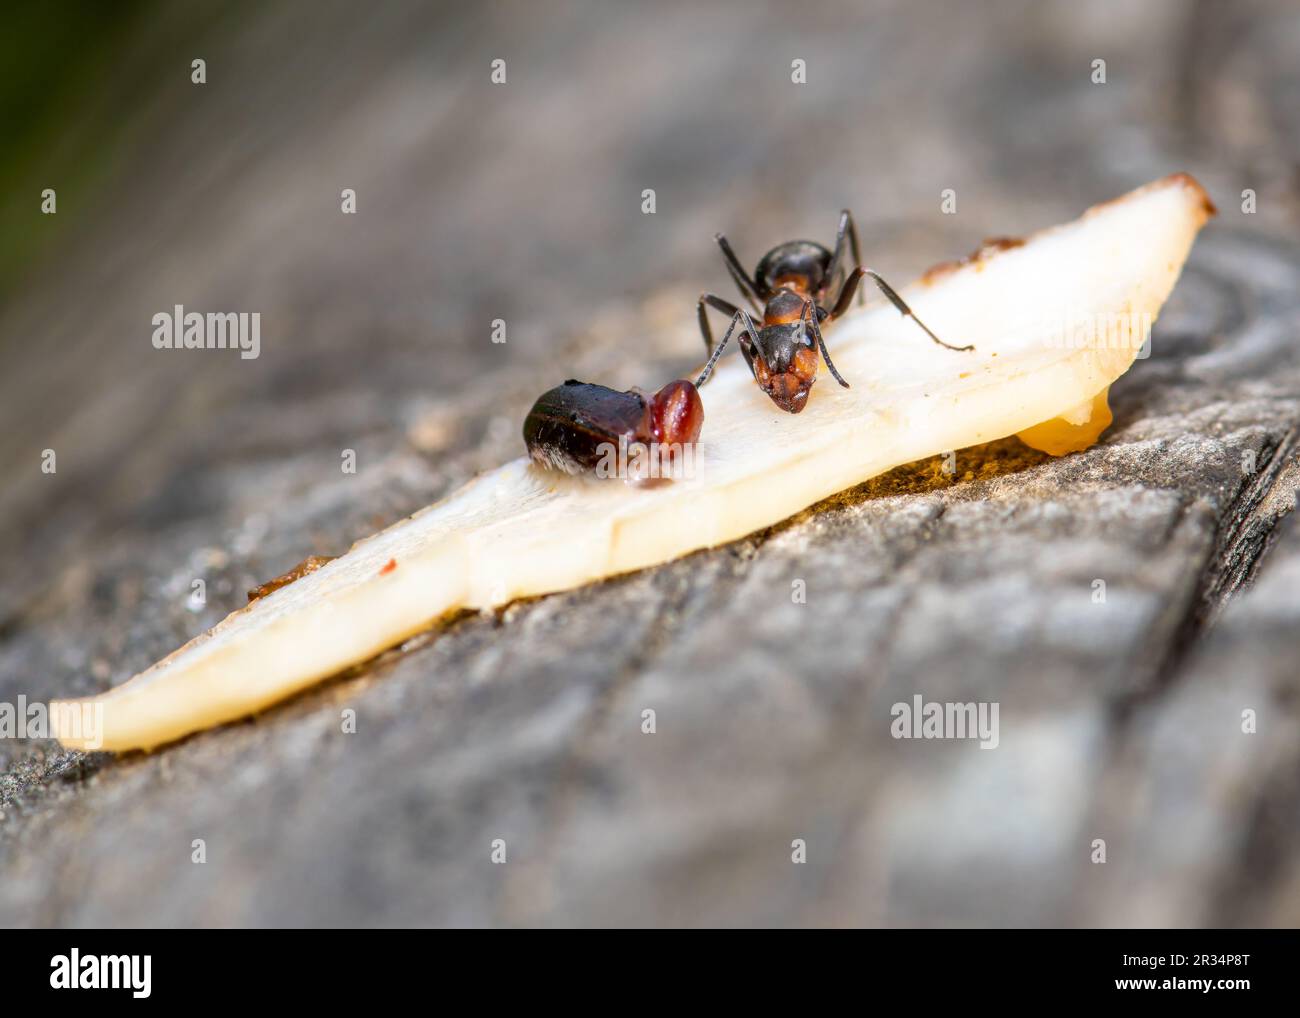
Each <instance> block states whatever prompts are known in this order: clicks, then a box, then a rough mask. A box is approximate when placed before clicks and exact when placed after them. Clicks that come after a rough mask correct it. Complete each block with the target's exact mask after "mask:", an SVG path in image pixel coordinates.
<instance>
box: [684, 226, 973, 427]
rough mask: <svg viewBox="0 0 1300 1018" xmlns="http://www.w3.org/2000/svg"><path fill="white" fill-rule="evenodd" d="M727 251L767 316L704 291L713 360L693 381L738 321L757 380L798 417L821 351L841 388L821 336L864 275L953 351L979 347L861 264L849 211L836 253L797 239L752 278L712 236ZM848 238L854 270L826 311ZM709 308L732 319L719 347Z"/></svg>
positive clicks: (701, 311) (725, 248) (749, 295)
mask: <svg viewBox="0 0 1300 1018" xmlns="http://www.w3.org/2000/svg"><path fill="white" fill-rule="evenodd" d="M713 239H714V240H716V241H717V242H718V246H719V247H720V248H722V256H723V258H724V259H725V260H726V263H727V271H728V272H730V273H731V278H732V279H733V280H735V283H736V286H737V287H738V288H739V289H740V292H741V293H742V294H744V296H745V297H746V299H747V300H748V301H749V302H750V303H751V304H752V305H753V306H754V308H755V310H756V311H757V310H758V309H760V308H761V309H762V318H761V320H760V322H759V323H757V324H756V323H755V321H754V317H753V315H751V314H750V312H749V311H748V310H746V309H744V308H738V307H736V305H735V304H732V303H731V302H730V301H728V300H724V299H723V298H721V297H719V296H717V295H716V294H712V293H703V294H700V300H699V303H698V304H697V305H696V314H697V315H698V316H699V320H700V332H701V333H702V334H703V336H704V346H705V349H706V350H707V351H708V354H709V361H708V363H707V364H706V365H705V366H704V370H703V371H702V372H701V373H700V377H699V379H698V380H697V381H696V383H695V385H696V387H697V388H698V387H699V386H701V385H703V384H704V383H705V382H707V381H708V380H709V376H710V375H711V374H712V373H713V365H714V364H716V363H717V360H718V357H719V356H720V355H721V353H722V351H723V350H724V349H725V348H726V346H727V341H728V340H729V339H731V334H732V332H734V331H735V330H736V327H737V326H738V325H739V326H741V327H742V328H741V331H740V335H739V336H738V338H737V341H738V342H739V343H740V352H741V353H742V354H744V355H745V363H746V364H748V365H749V370H750V371H751V372H752V373H753V375H754V381H755V382H757V383H758V387H759V388H760V389H762V390H763V391H764V392H765V393H767V395H768V396H770V397H771V399H772V402H773V403H775V404H776V405H777V406H779V407H780V408H781V409H782V410H785V411H787V412H788V413H792V414H797V413H798V412H799V411H800V410H802V409H803V408H804V406H805V405H806V404H807V402H808V393H809V391H810V390H811V389H812V385H813V382H815V381H816V380H817V353H818V351H821V356H822V360H824V361H825V362H826V367H827V368H828V369H829V370H830V373H831V374H832V375H833V376H834V378H835V381H837V382H839V383H840V385H842V386H844V388H846V389H847V388H848V387H849V383H848V382H846V381H844V379H843V377H841V375H840V373H839V372H838V371H836V370H835V364H834V363H833V362H832V361H831V355H830V354H829V353H828V352H827V350H826V341H825V340H824V339H823V338H822V329H821V325H822V322H824V321H825V322H830V321H834V320H835V319H836V318H838V317H840V315H842V314H844V312H845V311H847V310H848V309H849V305H850V304H851V303H852V301H853V295H854V293H857V294H858V296H859V299H860V301H861V300H862V299H865V298H864V295H863V293H862V292H861V291H860V290H859V289H858V284H859V283H860V282H861V280H862V277H863V276H868V277H870V278H871V279H872V280H873V281H874V282H875V284H876V285H877V286H878V287H880V291H881V293H883V294H884V295H885V296H886V297H888V298H889V301H890V303H892V304H893V305H894V307H896V308H898V310H899V311H900V312H901V313H902V314H903V315H904V317H907V318H911V319H912V321H914V322H916V324H917V325H919V326H920V327H921V328H922V329H924V330H925V334H926V335H927V336H929V337H930V338H931V339H932V340H934V341H935V342H936V343H938V344H939V345H940V346H942V347H944V348H945V349H948V350H957V351H964V350H974V349H975V348H974V347H973V346H951V345H949V344H948V343H945V342H944V341H943V340H942V339H940V338H939V337H938V336H936V335H935V334H934V333H933V332H931V331H930V329H929V328H928V327H927V326H926V324H925V323H924V322H922V321H921V319H919V318H917V317H916V315H915V314H913V313H912V309H911V308H910V307H908V306H907V304H906V302H905V301H904V300H903V298H902V297H900V296H899V295H898V294H897V293H896V292H895V291H894V288H893V287H892V286H890V285H889V284H888V283H886V282H885V281H884V280H883V279H882V278H881V277H880V276H879V275H878V274H877V273H875V272H873V271H872V270H871V269H864V268H863V267H862V257H861V255H859V253H858V229H857V226H856V225H854V222H853V216H852V214H851V213H850V212H849V210H848V209H845V210H844V211H843V212H841V213H840V226H839V230H838V231H837V233H836V236H835V253H834V254H832V253H831V252H830V251H828V250H826V248H824V247H822V246H821V245H820V244H817V243H815V242H813V241H811V240H792V241H788V242H787V243H785V244H780V245H778V246H777V247H774V248H772V250H771V251H769V252H768V253H767V254H765V255H764V256H763V259H762V261H760V262H759V263H758V267H757V268H756V269H755V270H754V276H753V278H752V279H751V278H750V277H749V276H747V275H746V274H745V270H744V268H743V267H742V266H741V264H740V259H739V258H737V257H736V253H735V252H734V251H733V250H732V249H731V245H730V244H729V243H727V238H726V237H724V236H723V235H722V234H721V233H719V234H717V235H716V236H715V237H714V238H713ZM846 239H847V240H848V244H849V248H850V250H851V251H852V253H853V269H852V270H851V271H850V272H849V273H848V275H847V277H846V278H845V280H844V284H843V285H842V286H841V287H840V291H839V296H838V297H837V298H836V300H835V305H834V306H833V307H832V308H831V310H829V311H827V310H826V308H825V306H824V302H825V300H826V297H827V296H828V294H829V293H830V291H831V289H832V286H833V284H834V282H835V278H836V276H837V274H838V273H839V271H840V267H841V261H842V259H843V257H844V242H845V240H846ZM706 306H707V307H712V308H715V309H716V310H718V311H721V312H722V313H723V314H725V315H730V316H731V324H730V326H728V328H727V333H726V335H725V336H723V337H722V342H721V343H719V344H718V345H717V347H714V345H713V333H712V331H711V330H710V329H709V319H708V314H707V311H706Z"/></svg>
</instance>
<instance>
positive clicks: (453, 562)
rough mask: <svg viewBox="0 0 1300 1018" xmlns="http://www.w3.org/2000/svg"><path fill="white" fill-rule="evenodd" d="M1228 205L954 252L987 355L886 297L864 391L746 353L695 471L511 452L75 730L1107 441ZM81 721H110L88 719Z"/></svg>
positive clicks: (949, 280)
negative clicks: (954, 476)
mask: <svg viewBox="0 0 1300 1018" xmlns="http://www.w3.org/2000/svg"><path fill="white" fill-rule="evenodd" d="M1213 212H1214V209H1213V206H1212V205H1211V203H1210V201H1209V198H1208V197H1207V195H1206V194H1205V192H1204V190H1203V189H1202V188H1201V187H1200V185H1199V184H1197V183H1196V181H1194V180H1193V179H1192V178H1191V177H1188V176H1186V175H1185V174H1176V175H1174V176H1170V177H1166V178H1164V179H1162V180H1158V181H1156V182H1155V183H1153V184H1149V185H1147V186H1146V187H1143V188H1141V189H1139V190H1137V191H1134V192H1132V193H1130V194H1128V195H1125V196H1124V197H1122V198H1119V199H1116V200H1114V201H1111V202H1108V203H1106V204H1104V205H1100V206H1098V207H1096V208H1093V209H1091V210H1090V211H1088V212H1087V213H1086V214H1085V215H1084V216H1083V217H1082V218H1080V219H1078V220H1076V221H1074V222H1072V223H1068V224H1066V225H1064V226H1060V227H1056V228H1055V229H1051V230H1047V231H1044V232H1042V233H1039V234H1036V235H1034V236H1033V237H1031V238H1029V239H1028V240H1027V241H1025V242H1024V243H1023V244H1003V245H998V246H996V247H993V248H989V249H986V250H985V251H983V252H981V253H980V254H979V255H977V256H974V257H973V258H971V259H968V260H967V261H966V262H963V263H957V264H955V265H948V266H942V267H940V268H938V269H935V270H932V271H931V272H930V273H928V274H927V275H926V277H925V278H923V279H922V280H921V281H920V282H918V283H917V284H915V285H913V286H912V287H910V288H908V289H907V290H905V291H904V297H905V299H906V300H907V301H908V302H909V303H910V304H911V305H912V307H913V308H914V310H915V311H916V313H917V315H919V316H920V318H921V319H922V320H923V321H925V322H926V323H927V324H928V325H929V326H930V327H931V328H932V329H934V331H935V332H937V333H938V335H940V336H942V337H943V338H944V339H945V340H947V341H948V342H949V343H953V344H966V343H973V344H974V345H975V351H974V352H971V353H953V352H951V351H948V350H944V349H942V348H940V347H937V346H935V345H934V344H932V343H931V342H930V341H929V340H928V339H927V338H926V337H925V335H924V334H923V333H922V332H921V331H920V330H919V329H918V328H917V327H916V326H915V324H913V323H912V322H910V321H907V320H906V319H904V318H902V317H901V316H900V315H899V314H898V313H897V312H896V311H895V310H894V309H893V308H892V307H891V306H889V305H888V304H885V303H884V302H883V301H880V302H876V303H874V304H873V305H871V306H869V307H867V308H866V309H864V310H862V311H855V312H853V313H851V314H850V315H848V316H846V317H845V318H844V319H842V320H841V321H838V322H836V323H834V324H833V325H831V326H830V327H829V328H828V330H827V342H828V345H829V346H830V348H831V352H832V356H833V357H834V359H835V362H836V366H837V367H838V368H839V370H840V372H841V373H842V374H843V375H844V376H845V377H846V378H847V379H849V381H850V382H851V383H852V386H853V387H852V388H851V389H842V388H840V387H839V386H838V385H836V384H835V383H834V381H833V380H832V379H831V378H829V376H828V375H826V373H825V371H824V369H823V373H822V376H821V377H820V378H819V380H818V383H817V384H816V385H815V386H814V387H813V390H812V395H811V397H810V398H809V402H808V406H807V408H806V409H805V410H804V411H803V413H801V414H799V415H797V416H791V415H787V414H785V413H782V412H781V411H779V410H778V409H777V408H776V407H775V406H773V404H772V403H771V402H770V401H769V400H768V399H767V397H766V396H764V395H763V394H762V393H761V392H759V390H758V388H757V387H756V386H755V385H754V382H753V380H752V379H751V377H750V375H749V371H748V370H747V368H746V367H745V365H744V363H743V361H742V359H741V357H740V356H739V355H738V353H737V352H734V351H733V352H731V353H729V354H728V355H727V356H726V357H724V358H723V360H722V361H721V362H720V367H719V369H718V371H717V372H716V373H715V374H714V376H713V379H712V380H711V381H710V382H709V384H708V385H707V386H706V387H705V388H704V389H703V390H702V395H703V398H704V404H705V413H706V419H705V424H704V432H703V436H702V449H701V457H700V461H699V463H698V464H697V469H696V471H695V473H694V476H692V477H690V478H689V479H685V480H678V481H674V482H671V483H665V484H661V485H660V486H658V487H637V486H631V485H628V484H625V483H623V482H621V481H618V480H601V479H597V478H591V477H568V476H562V475H558V474H555V473H549V472H545V471H542V470H540V469H538V468H537V467H534V466H530V465H529V463H528V462H527V461H526V460H525V459H522V458H521V459H518V460H515V461H514V462H512V463H507V464H506V465H505V466H503V467H500V468H498V469H496V470H494V471H491V472H489V473H486V474H484V475H482V476H480V477H479V478H477V479H476V480H474V481H473V482H471V483H470V484H468V485H466V486H465V487H464V488H462V489H461V490H460V491H458V492H456V493H455V494H453V495H451V496H450V497H449V498H447V499H445V500H444V501H442V502H440V503H438V504H437V505H434V506H431V507H430V508H428V509H425V510H424V511H422V512H420V513H417V514H416V515H415V516H413V517H411V518H410V519H408V520H404V521H402V522H401V523H398V524H396V525H395V526H393V527H390V528H389V529H388V530H385V531H383V532H382V533H380V534H377V535H375V536H373V537H371V538H368V539H366V540H364V541H361V542H359V543H358V544H357V545H355V546H354V547H353V548H352V549H351V551H349V552H348V553H347V554H346V555H344V556H342V557H341V558H339V559H337V560H335V561H334V562H331V563H330V564H328V565H326V566H325V567H323V568H322V569H320V570H318V571H317V572H314V573H312V574H310V575H308V576H305V577H304V578H302V579H300V580H298V581H297V582H295V583H293V584H291V585H289V586H287V587H284V588H283V589H281V590H278V591H276V592H275V593H273V594H271V595H269V596H267V597H265V598H262V599H261V600H259V601H256V602H254V603H253V604H252V605H250V606H248V607H247V608H244V609H242V610H240V611H237V612H234V613H233V614H231V615H230V616H229V617H227V618H226V619H225V620H224V621H223V622H221V623H220V624H219V625H217V626H216V627H214V628H213V629H212V630H210V631H209V632H207V633H205V634H204V635H202V636H200V637H198V638H197V639H195V640H193V641H191V642H190V643H188V644H187V645H185V646H184V647H182V648H181V649H180V650H178V651H176V652H175V653H173V654H171V655H170V656H169V657H167V658H165V659H164V660H162V661H160V662H158V664H156V665H154V666H153V667H152V668H150V669H148V670H147V671H145V672H142V673H141V674H139V675H137V676H136V677H135V678H133V679H131V680H130V681H129V682H126V683H124V684H123V685H121V686H119V687H117V688H116V689H113V690H110V691H108V692H107V693H105V694H103V695H102V696H99V697H95V698H91V699H89V700H87V701H70V702H67V703H64V704H59V705H55V707H54V709H52V711H51V715H52V724H53V726H54V728H55V734H56V735H57V736H58V738H59V739H60V740H61V741H62V742H63V743H64V744H65V745H68V746H74V747H81V748H92V749H93V748H103V749H109V750H127V749H135V748H146V749H147V748H152V747H155V746H158V745H160V744H162V743H166V742H168V741H171V740H174V739H178V738H180V737H182V736H184V735H188V734H189V733H191V732H196V731H199V730H201V729H204V728H207V727H209V726H212V725H217V724H220V723H222V722H225V721H231V720H233V719H236V718H239V717H243V716H245V715H248V714H250V713H253V712H256V711H258V710H261V709H263V708H265V707H268V706H270V705H271V704H273V703H275V702H276V701H278V700H281V699H283V698H285V697H287V696H289V695H291V694H293V693H295V692H297V691H299V690H301V689H303V688H304V687H306V686H309V685H311V684H312V683H314V682H317V681H319V680H321V679H323V678H325V677H327V676H330V675H333V674H335V673H337V672H339V671H340V670H342V669H344V668H346V667H348V666H350V665H353V664H356V663H357V662H360V661H364V660H365V659H367V658H369V657H371V656H373V655H375V654H377V653H379V652H380V651H383V650H385V649H386V648H389V647H392V646H394V645H395V644H397V643H399V642H401V641H402V640H403V639H404V638H406V637H408V636H410V635H411V634H413V633H415V632H417V631H419V630H421V629H425V628H427V627H428V626H429V625H430V624H432V623H433V622H434V621H436V620H437V619H438V618H439V617H440V616H442V615H444V614H445V613H447V612H449V611H452V610H455V609H458V608H484V607H489V606H493V605H500V604H502V603H504V602H507V601H510V600H511V599H513V598H518V597H523V596H528V595H536V594H544V593H548V592H551V591H557V590H564V589H566V588H571V587H575V586H578V585H579V584H583V583H588V582H591V581H593V580H599V579H601V578H602V577H606V576H611V575H613V574H616V573H622V572H627V571H628V570H633V569H640V568H643V567H646V566H651V565H654V564H656V563H660V562H665V561H667V560H669V559H673V558H676V557H677V556H680V555H684V554H686V553H688V552H692V551H695V550H696V549H699V548H705V547H708V546H710V545H717V544H721V543H723V542H725V541H730V540H733V539H735V538H738V537H741V536H743V535H745V534H748V533H751V532H753V531H755V530H758V529H761V528H763V527H767V526H770V525H772V524H774V523H777V522H778V521H780V520H782V519H784V518H786V517H788V516H790V515H791V514H793V513H796V512H798V511H800V510H801V509H804V508H806V507H807V506H809V505H812V504H813V503H815V502H817V501H819V500H821V499H823V498H826V497H827V496H829V495H832V494H834V493H836V492H838V491H842V490H844V489H845V488H849V487H851V486H853V485H856V484H859V483H861V482H862V481H865V480H867V479H869V478H871V477H873V476H875V475H877V474H880V473H882V472H884V471H886V470H889V469H891V468H893V467H896V466H899V465H901V464H904V463H910V462H912V461H915V460H919V459H922V458H924V457H928V456H933V455H936V454H939V453H943V452H945V451H948V450H954V449H960V448H964V447H966V446H971V445H976V444H979V443H982V442H989V441H992V440H994V439H998V438H1004V437H1006V436H1008V435H1015V434H1018V433H1024V436H1025V439H1026V441H1028V442H1029V443H1030V444H1033V445H1036V446H1037V447H1038V448H1046V449H1047V450H1048V451H1051V452H1065V451H1070V449H1072V448H1079V447H1082V446H1086V445H1087V444H1089V443H1090V442H1091V441H1093V440H1095V438H1096V434H1097V433H1098V432H1099V431H1100V428H1101V427H1104V426H1105V422H1104V421H1102V416H1108V413H1109V412H1108V411H1105V390H1106V388H1107V387H1108V386H1109V385H1110V384H1111V383H1112V382H1113V381H1114V380H1115V379H1116V378H1118V377H1119V376H1120V375H1121V374H1122V373H1123V372H1124V371H1125V370H1127V368H1128V367H1129V365H1130V364H1131V363H1132V362H1133V359H1134V357H1135V355H1136V354H1137V352H1138V350H1139V348H1140V347H1141V346H1142V344H1143V341H1144V339H1145V334H1146V330H1147V329H1148V328H1149V326H1150V323H1151V322H1152V321H1154V319H1155V316H1156V314H1157V312H1158V311H1159V310H1160V307H1161V305H1162V304H1163V303H1164V302H1165V299H1166V298H1167V297H1168V296H1169V293H1170V291H1171V290H1172V289H1173V286H1174V282H1175V280H1176V279H1177V278H1178V274H1179V271H1180V270H1181V268H1182V265H1183V262H1184V260H1185V259H1186V257H1187V254H1188V251H1189V249H1190V248H1191V245H1192V241H1193V239H1194V238H1195V236H1196V233H1197V231H1198V230H1199V229H1200V228H1201V226H1202V225H1203V224H1204V223H1205V222H1206V220H1207V219H1208V218H1209V217H1210V216H1211V215H1213ZM683 314H688V311H687V310H684V311H683ZM1081 434H1082V437H1080V435H1081ZM390 562H395V563H396V566H395V567H392V566H391V565H390ZM386 567H388V568H386ZM81 707H85V708H87V709H86V710H85V711H75V712H74V711H65V710H62V709H61V708H81ZM101 708H102V712H101ZM96 717H98V719H99V720H98V722H96V721H95V718H96ZM77 718H84V719H87V721H88V726H87V727H84V728H83V729H82V730H81V731H80V733H78V731H76V730H75V729H74V727H73V725H72V721H73V719H77Z"/></svg>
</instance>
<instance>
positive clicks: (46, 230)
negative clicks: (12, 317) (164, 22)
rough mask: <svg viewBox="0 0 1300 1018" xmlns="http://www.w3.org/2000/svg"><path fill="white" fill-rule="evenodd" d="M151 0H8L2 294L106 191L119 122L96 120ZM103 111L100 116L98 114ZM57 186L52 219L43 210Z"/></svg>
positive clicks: (1, 160) (0, 49) (1, 107)
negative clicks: (44, 197)
mask: <svg viewBox="0 0 1300 1018" xmlns="http://www.w3.org/2000/svg"><path fill="white" fill-rule="evenodd" d="M152 6H154V4H153V3H152V0H119V2H113V3H108V2H99V3H96V2H89V0H87V2H83V3H40V2H36V0H11V2H9V3H6V4H5V7H4V13H3V25H4V28H3V31H2V32H0V128H2V129H3V144H0V296H3V295H4V294H5V293H7V292H8V291H9V290H10V289H11V288H12V287H13V286H15V285H17V284H18V283H19V282H20V280H21V278H22V275H23V273H24V271H25V269H26V268H27V267H28V266H29V265H31V264H32V263H33V262H34V261H35V260H36V259H37V257H38V256H39V255H40V254H41V252H42V251H44V250H45V249H46V248H47V247H48V245H49V244H50V243H51V242H52V241H53V240H54V238H55V237H56V235H57V233H58V231H59V230H60V229H61V228H62V227H63V224H65V223H68V222H69V221H71V220H72V219H73V218H74V217H75V215H76V213H77V212H78V211H79V210H80V209H82V208H83V207H85V205H86V204H87V203H88V202H89V200H90V199H91V197H92V195H93V194H94V193H95V189H96V188H98V187H100V186H102V185H103V181H104V178H105V175H106V172H107V170H108V167H109V166H110V155H111V153H112V151H113V148H114V144H115V141H116V139H117V136H118V134H119V132H120V131H121V129H122V124H121V121H120V120H118V121H115V120H114V119H113V118H111V117H107V116H103V115H98V114H97V110H96V106H97V102H96V100H97V98H99V97H101V96H102V95H103V94H104V93H105V83H106V81H107V80H108V79H111V78H112V77H114V75H115V74H116V72H117V71H118V67H117V65H118V64H119V63H120V62H121V55H122V53H123V51H124V47H125V44H126V42H127V40H128V39H129V38H130V36H131V33H132V32H133V31H135V30H136V29H137V27H138V25H139V24H140V22H141V20H142V19H143V18H144V17H145V16H146V14H147V13H148V8H150V7H152ZM99 112H100V113H102V111H99ZM47 187H50V188H54V189H55V191H56V193H57V195H58V213H57V214H56V215H52V216H51V215H44V214H42V213H41V191H42V190H43V189H44V188H47Z"/></svg>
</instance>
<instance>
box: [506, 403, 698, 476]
mask: <svg viewBox="0 0 1300 1018" xmlns="http://www.w3.org/2000/svg"><path fill="white" fill-rule="evenodd" d="M703 424H704V405H703V403H701V402H700V394H699V393H698V392H697V391H696V390H695V386H694V385H692V384H691V383H690V382H687V381H682V380H678V381H675V382H669V383H668V384H667V385H665V386H664V387H663V388H662V389H660V390H659V391H658V392H657V393H655V394H654V395H652V396H651V395H647V394H646V393H643V392H641V391H640V390H639V389H630V390H628V391H627V392H619V391H618V390H616V389H609V388H606V387H605V386H603V385H595V384H593V383H591V382H579V381H576V380H574V379H569V380H568V381H567V382H565V383H564V384H563V385H557V386H556V387H555V388H554V389H551V390H549V391H548V392H544V393H542V395H541V396H539V397H538V399H537V402H536V403H534V404H533V408H532V410H530V411H529V412H528V417H527V418H526V419H525V420H524V444H525V445H526V446H527V447H528V455H529V456H530V457H531V458H532V460H533V461H534V462H535V463H538V464H540V465H541V466H543V467H547V468H548V469H551V470H562V471H564V472H565V473H569V474H578V473H585V472H592V471H600V470H601V469H602V467H603V466H604V465H607V464H609V463H610V457H611V454H612V455H613V457H614V458H615V460H617V458H618V456H619V450H620V448H622V449H623V457H624V459H626V456H627V454H628V451H629V450H632V451H635V449H634V447H637V446H640V447H642V449H643V450H645V451H647V452H648V453H649V454H650V455H651V456H659V457H663V458H664V459H665V460H671V459H672V457H673V456H674V455H675V453H676V452H677V451H678V450H680V449H682V448H684V447H685V446H687V445H694V443H695V442H696V441H697V440H698V439H699V437H700V428H701V427H702V426H703ZM633 479H637V478H635V477H634V478H633Z"/></svg>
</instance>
